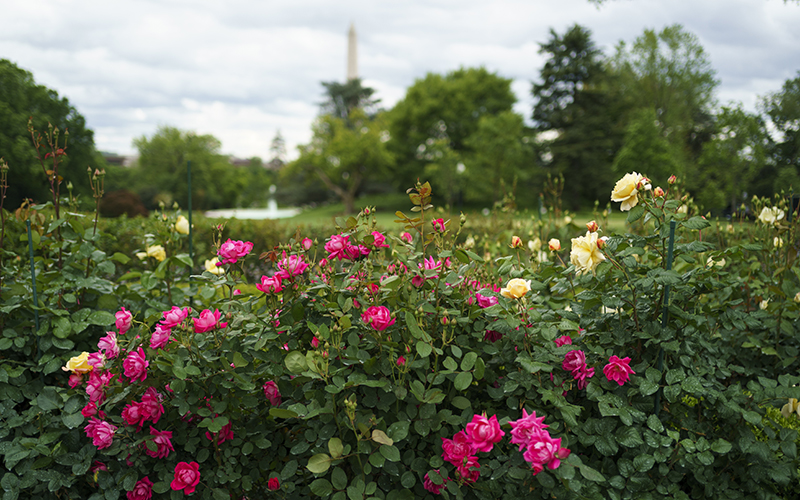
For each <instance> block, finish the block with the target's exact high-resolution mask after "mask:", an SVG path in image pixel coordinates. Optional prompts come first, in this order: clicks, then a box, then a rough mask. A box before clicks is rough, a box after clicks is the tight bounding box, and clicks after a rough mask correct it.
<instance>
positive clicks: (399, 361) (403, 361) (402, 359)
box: [397, 356, 406, 366]
mask: <svg viewBox="0 0 800 500" xmlns="http://www.w3.org/2000/svg"><path fill="white" fill-rule="evenodd" d="M405 364H406V358H405V357H404V356H400V357H399V358H397V366H403V365H405Z"/></svg>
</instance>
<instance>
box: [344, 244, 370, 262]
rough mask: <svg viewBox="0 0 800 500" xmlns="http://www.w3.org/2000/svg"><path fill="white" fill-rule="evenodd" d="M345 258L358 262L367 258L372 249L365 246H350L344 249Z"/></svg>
mask: <svg viewBox="0 0 800 500" xmlns="http://www.w3.org/2000/svg"><path fill="white" fill-rule="evenodd" d="M344 253H345V258H346V259H349V260H358V259H360V258H361V257H366V256H367V255H369V253H370V249H369V248H367V247H365V246H364V245H349V246H348V247H347V248H345V249H344Z"/></svg>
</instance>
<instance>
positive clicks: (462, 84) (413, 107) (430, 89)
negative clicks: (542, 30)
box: [389, 68, 516, 185]
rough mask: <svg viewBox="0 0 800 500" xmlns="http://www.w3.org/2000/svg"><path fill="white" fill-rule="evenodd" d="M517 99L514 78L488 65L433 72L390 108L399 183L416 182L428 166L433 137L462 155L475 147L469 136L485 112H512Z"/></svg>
mask: <svg viewBox="0 0 800 500" xmlns="http://www.w3.org/2000/svg"><path fill="white" fill-rule="evenodd" d="M515 101H516V97H515V96H514V93H513V92H512V91H511V80H510V79H507V78H502V77H500V76H497V75H496V74H495V73H491V72H489V71H487V70H486V69H485V68H468V69H464V68H461V69H459V70H456V71H452V72H450V73H448V74H447V75H444V76H443V75H439V74H435V73H428V75H426V76H425V78H422V79H418V80H416V81H415V82H414V84H413V85H412V86H411V87H409V89H408V90H407V91H406V96H405V97H404V98H403V99H402V100H401V101H399V102H398V103H397V104H396V105H395V107H394V108H393V109H392V110H391V111H390V112H389V132H390V136H391V139H390V141H389V143H390V148H391V151H392V152H393V154H394V155H395V158H396V160H397V166H398V168H397V169H396V170H395V179H394V180H395V182H397V183H399V184H400V185H410V184H413V182H414V180H415V179H416V177H418V176H419V175H420V174H421V173H422V171H423V168H424V166H425V160H424V158H423V156H424V147H425V144H426V142H427V141H428V139H433V140H437V139H446V140H447V141H448V142H449V143H450V147H451V148H452V150H453V151H455V152H456V153H458V154H466V153H468V152H469V151H470V148H469V146H468V145H467V143H466V141H467V138H468V137H469V136H470V135H471V134H472V133H473V132H475V131H476V130H477V128H478V121H479V120H480V118H481V117H482V116H487V115H488V116H493V115H497V114H499V113H502V112H504V111H510V110H511V107H512V106H513V104H514V102H515Z"/></svg>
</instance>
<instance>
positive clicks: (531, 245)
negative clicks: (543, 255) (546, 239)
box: [528, 238, 542, 252]
mask: <svg viewBox="0 0 800 500" xmlns="http://www.w3.org/2000/svg"><path fill="white" fill-rule="evenodd" d="M541 249H542V240H540V239H539V238H534V239H532V240H530V241H529V242H528V250H530V251H531V252H538V251H539V250H541Z"/></svg>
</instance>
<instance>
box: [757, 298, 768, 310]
mask: <svg viewBox="0 0 800 500" xmlns="http://www.w3.org/2000/svg"><path fill="white" fill-rule="evenodd" d="M768 307H769V300H766V299H765V300H762V301H761V303H760V304H758V308H759V309H761V310H762V311H763V310H765V309H766V308H768Z"/></svg>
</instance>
